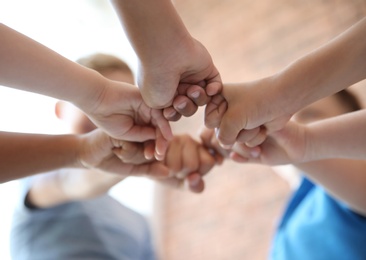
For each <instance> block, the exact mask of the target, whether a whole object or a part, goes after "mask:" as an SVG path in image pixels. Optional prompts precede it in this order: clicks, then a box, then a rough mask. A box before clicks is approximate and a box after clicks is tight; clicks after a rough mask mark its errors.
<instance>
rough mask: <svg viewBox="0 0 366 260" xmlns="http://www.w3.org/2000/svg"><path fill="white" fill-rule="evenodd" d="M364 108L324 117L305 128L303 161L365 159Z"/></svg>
mask: <svg viewBox="0 0 366 260" xmlns="http://www.w3.org/2000/svg"><path fill="white" fill-rule="evenodd" d="M365 119H366V110H360V111H357V112H352V113H348V114H345V115H340V116H337V117H333V118H329V119H324V120H321V121H318V122H315V123H312V124H310V125H309V126H307V128H306V132H305V141H306V148H305V154H304V158H303V161H312V160H319V159H329V158H349V159H360V160H364V159H366V138H365V131H366V120H365Z"/></svg>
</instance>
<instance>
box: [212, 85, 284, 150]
mask: <svg viewBox="0 0 366 260" xmlns="http://www.w3.org/2000/svg"><path fill="white" fill-rule="evenodd" d="M270 86H271V85H270V80H268V79H262V80H258V81H254V82H250V83H242V84H230V85H229V84H227V85H225V86H224V88H223V96H215V97H214V98H213V99H212V101H211V102H210V103H209V104H208V105H207V107H206V111H205V123H206V126H207V127H209V128H218V133H217V136H218V140H219V142H220V144H222V145H223V146H224V147H231V146H232V145H233V144H234V143H235V142H241V143H245V144H246V145H247V146H257V145H259V144H261V143H262V142H263V141H264V139H265V137H266V131H269V132H270V131H275V130H279V129H281V128H282V127H283V126H284V125H285V123H286V122H287V121H288V120H289V119H290V117H291V115H284V116H277V115H282V114H283V111H282V108H281V107H277V106H276V105H275V103H274V101H273V100H275V99H276V95H278V93H276V95H275V94H274V93H272V92H271V91H270V89H271V88H270ZM284 111H286V110H284Z"/></svg>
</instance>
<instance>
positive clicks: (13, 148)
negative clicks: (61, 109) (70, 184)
mask: <svg viewBox="0 0 366 260" xmlns="http://www.w3.org/2000/svg"><path fill="white" fill-rule="evenodd" d="M78 142H79V140H78V137H77V136H73V135H36V134H18V133H7V132H0V147H1V149H0V158H1V159H0V160H1V163H0V182H6V181H10V180H14V179H18V178H21V177H25V176H29V175H33V174H36V173H40V172H47V171H51V170H54V169H58V168H64V167H81V165H80V164H79V162H78V159H77V152H78V151H77V147H78Z"/></svg>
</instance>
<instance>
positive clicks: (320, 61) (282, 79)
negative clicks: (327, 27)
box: [275, 18, 366, 113]
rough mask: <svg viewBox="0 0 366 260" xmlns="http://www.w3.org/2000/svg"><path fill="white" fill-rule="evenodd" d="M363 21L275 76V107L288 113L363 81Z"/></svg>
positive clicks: (365, 59)
mask: <svg viewBox="0 0 366 260" xmlns="http://www.w3.org/2000/svg"><path fill="white" fill-rule="evenodd" d="M365 67H366V18H365V19H363V20H361V21H360V22H358V23H357V24H355V25H354V26H353V27H351V28H350V29H348V30H347V31H345V32H344V33H342V34H341V35H339V36H338V37H337V38H335V39H333V40H332V41H330V42H329V43H327V44H325V45H324V46H322V47H321V48H318V49H317V50H315V51H313V52H312V53H310V54H308V55H306V56H304V57H302V58H300V59H299V60H297V61H295V62H294V63H292V64H291V65H289V66H288V67H287V68H285V69H284V70H282V71H281V72H280V73H278V74H277V75H276V76H275V82H276V92H277V93H278V95H279V98H278V99H279V101H280V102H279V107H280V108H281V109H282V110H284V111H288V110H291V111H288V112H291V113H294V112H296V111H298V110H299V109H301V108H303V107H305V106H306V105H308V104H310V103H312V102H314V101H316V100H318V99H320V98H322V97H325V96H328V95H330V94H333V93H336V92H338V91H340V90H342V89H344V88H347V87H348V86H350V85H352V84H354V83H356V82H358V81H361V80H362V79H365V78H366V70H365Z"/></svg>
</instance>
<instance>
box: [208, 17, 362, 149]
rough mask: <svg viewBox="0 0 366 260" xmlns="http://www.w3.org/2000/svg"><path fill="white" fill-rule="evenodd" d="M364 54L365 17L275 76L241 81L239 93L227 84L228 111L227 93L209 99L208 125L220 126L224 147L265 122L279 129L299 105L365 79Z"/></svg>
mask: <svg viewBox="0 0 366 260" xmlns="http://www.w3.org/2000/svg"><path fill="white" fill-rule="evenodd" d="M365 57H366V18H364V19H362V20H361V21H360V22H358V23H357V24H355V25H354V26H353V27H351V28H350V29H348V30H347V31H345V32H344V33H343V34H341V35H339V36H338V37H337V38H335V39H334V40H332V41H330V42H329V43H327V44H325V45H324V46H322V47H320V48H319V49H317V50H315V51H313V52H311V53H310V54H308V55H306V56H304V57H302V58H300V59H298V60H297V61H295V62H294V63H292V64H290V65H289V66H288V67H286V68H285V69H284V70H282V71H280V72H279V73H277V74H275V75H273V76H271V77H268V78H264V79H261V80H258V81H255V82H249V83H243V84H237V85H236V87H235V88H236V90H237V91H235V92H234V91H231V90H230V89H226V86H225V87H224V89H223V96H224V97H225V99H226V100H227V102H228V109H227V111H226V112H225V111H222V110H224V109H225V106H226V105H225V99H224V98H223V97H221V98H219V97H217V98H216V101H215V102H210V103H209V105H208V106H207V107H206V119H205V120H206V125H207V126H209V127H218V128H219V130H220V131H219V135H218V138H219V140H220V142H221V143H222V144H224V145H232V144H233V143H234V142H235V141H236V140H237V138H238V136H239V134H244V135H245V132H246V131H248V130H251V129H256V128H257V127H259V126H261V125H264V126H265V127H266V128H268V129H269V130H270V131H272V130H278V129H280V128H282V127H283V126H284V125H285V123H286V122H287V121H288V120H289V118H290V116H291V115H292V114H293V113H295V112H296V111H298V110H299V109H301V108H303V107H305V106H306V105H308V104H310V103H312V102H314V101H316V100H318V99H320V98H322V97H325V96H328V95H330V94H333V93H335V92H338V91H339V90H341V89H344V88H346V87H348V86H350V85H352V84H354V83H356V82H358V81H360V80H362V79H364V78H365V77H366V70H365V67H366V59H365ZM240 86H242V89H243V90H242V91H241V90H240V89H239V88H240ZM218 107H219V108H221V111H218V109H217V108H218ZM222 115H223V116H222ZM221 117H222V119H221ZM250 139H251V138H249V139H248V140H250ZM253 144H256V142H253Z"/></svg>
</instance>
